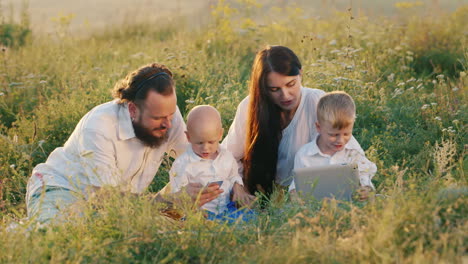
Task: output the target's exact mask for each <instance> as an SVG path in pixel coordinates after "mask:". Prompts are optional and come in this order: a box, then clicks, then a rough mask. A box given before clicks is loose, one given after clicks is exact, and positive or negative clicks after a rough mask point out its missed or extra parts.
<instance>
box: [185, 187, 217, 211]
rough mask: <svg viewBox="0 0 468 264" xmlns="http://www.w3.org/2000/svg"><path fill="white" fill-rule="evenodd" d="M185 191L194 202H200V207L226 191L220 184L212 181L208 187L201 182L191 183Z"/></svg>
mask: <svg viewBox="0 0 468 264" xmlns="http://www.w3.org/2000/svg"><path fill="white" fill-rule="evenodd" d="M185 191H186V192H187V194H188V195H189V196H190V197H191V198H192V200H193V201H194V202H198V206H199V207H201V206H203V205H204V204H206V203H208V202H211V201H213V200H214V199H216V198H218V196H219V195H220V194H221V193H223V192H224V190H223V189H220V186H219V185H218V184H216V183H211V184H210V185H208V186H206V187H203V185H201V184H200V183H189V184H188V185H187V187H186V188H185Z"/></svg>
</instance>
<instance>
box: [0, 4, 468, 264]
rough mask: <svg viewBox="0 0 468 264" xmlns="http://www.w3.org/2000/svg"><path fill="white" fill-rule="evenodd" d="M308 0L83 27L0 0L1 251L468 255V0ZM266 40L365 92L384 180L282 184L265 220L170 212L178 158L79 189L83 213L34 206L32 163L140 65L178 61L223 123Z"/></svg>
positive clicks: (273, 258) (326, 258)
mask: <svg viewBox="0 0 468 264" xmlns="http://www.w3.org/2000/svg"><path fill="white" fill-rule="evenodd" d="M297 2H298V4H297V5H295V4H292V3H290V2H288V1H260V0H258V1H256V0H237V1H219V2H217V1H211V4H212V5H211V6H210V7H209V8H208V6H207V7H206V8H202V9H200V11H199V12H198V11H197V13H196V14H191V15H181V16H177V17H168V18H166V19H161V20H162V21H154V20H151V19H148V20H147V21H145V20H142V19H139V20H138V22H134V23H130V22H131V21H130V22H129V21H128V20H126V21H124V22H121V23H116V24H115V25H114V26H108V27H106V28H100V29H98V30H93V31H90V32H88V34H86V35H82V34H74V32H73V31H72V30H70V28H69V27H70V25H71V23H72V21H73V19H74V15H73V14H59V15H56V16H54V17H53V20H52V21H53V24H54V27H53V34H40V33H36V32H35V31H34V30H32V31H29V29H30V28H32V27H31V22H30V20H29V14H28V12H27V10H25V9H21V8H20V9H17V10H16V11H15V16H14V17H15V19H13V18H12V17H10V16H9V15H8V14H6V13H1V14H2V21H1V24H0V40H1V42H0V45H2V46H1V53H0V121H1V123H0V262H2V263H18V262H20V263H23V262H54V263H55V262H59V263H62V262H112V263H113V262H124V263H127V262H130V263H132V262H158V263H166V262H176V263H207V262H208V263H211V262H215V263H218V262H221V263H239V262H241V263H244V262H248V263H369V262H370V263H467V262H468V251H467V250H468V236H467V234H468V223H467V221H466V220H467V215H468V200H467V198H466V195H467V194H468V186H467V176H466V166H467V161H468V159H467V157H466V151H467V144H468V143H467V133H466V131H467V124H466V122H467V101H466V96H467V90H466V87H465V86H466V83H467V82H468V76H467V75H468V69H467V65H468V64H467V58H468V53H467V48H468V47H467V43H468V42H467V37H468V27H467V25H468V5H464V6H463V5H462V4H461V2H460V1H458V2H457V1H451V2H450V1H446V2H450V3H449V5H450V7H451V8H450V9H443V8H435V7H437V5H442V6H443V4H444V3H443V1H409V2H397V1H387V2H386V4H382V3H383V2H384V1H371V2H372V3H373V4H372V5H373V9H369V10H367V9H365V8H356V7H355V5H356V3H353V1H349V2H346V1H336V2H337V4H336V5H333V6H331V5H332V4H335V1H315V2H316V4H317V5H316V6H310V5H307V1H297ZM355 2H356V1H355ZM357 2H358V3H360V4H361V5H362V3H363V2H364V6H365V4H366V2H369V1H357ZM371 2H369V5H371V4H370V3H371ZM389 2H391V3H389ZM439 2H441V3H439ZM379 3H380V4H379ZM353 4H354V5H353ZM430 5H435V6H430ZM361 7H362V6H361ZM382 8H384V9H385V10H389V9H391V10H392V12H391V13H385V12H383V13H379V12H380V11H382V10H381V9H382ZM430 10H432V11H430ZM434 10H436V11H434ZM194 17H196V19H195V20H196V21H197V23H196V25H194V23H193V21H195V20H194ZM267 44H281V45H285V46H288V47H290V48H291V49H293V50H294V51H295V52H296V53H297V54H298V55H299V57H300V58H301V60H302V63H303V69H304V72H303V84H304V86H306V87H316V88H320V89H323V90H325V91H333V90H345V91H347V92H348V93H350V94H351V95H352V96H353V97H354V99H355V101H356V104H357V115H358V116H357V121H356V124H355V130H354V135H355V137H356V138H357V139H358V141H359V142H360V143H361V145H362V147H363V148H364V149H365V150H366V154H367V156H368V157H369V159H370V160H372V161H373V162H375V163H376V164H377V166H378V173H377V175H376V176H375V177H374V183H375V186H376V188H377V191H376V193H377V194H379V196H377V197H372V198H371V199H370V200H369V201H368V202H365V203H353V204H349V203H342V202H331V203H320V202H316V201H311V202H306V204H304V205H298V204H295V203H292V202H290V201H288V199H287V197H284V196H282V195H279V194H278V195H275V196H274V197H273V198H272V199H271V201H270V203H269V206H267V207H266V208H265V209H262V210H258V218H257V219H256V220H255V221H254V222H253V223H249V224H243V223H238V224H233V225H227V224H222V223H217V222H209V221H205V220H204V218H203V217H202V215H201V214H199V213H197V212H193V211H191V210H189V209H187V210H185V211H184V213H186V215H187V220H186V221H183V222H180V221H174V220H172V219H170V218H167V217H165V216H164V215H162V214H161V213H160V205H157V204H152V203H151V202H150V201H149V197H150V196H151V193H154V192H156V191H158V190H159V189H161V188H162V187H163V186H164V185H165V184H166V183H167V182H168V178H167V177H168V176H167V171H168V168H169V166H170V163H171V160H170V159H167V160H166V162H165V163H164V165H163V167H161V168H160V170H159V172H158V173H157V175H156V177H155V179H154V181H153V183H152V184H151V186H150V188H149V190H148V191H147V192H146V193H145V194H143V195H142V196H141V197H132V196H128V197H127V196H120V195H116V194H112V193H107V194H106V195H103V196H101V197H92V198H91V199H90V201H89V202H88V203H86V204H81V205H77V206H82V211H83V213H82V214H80V215H73V214H72V215H71V216H70V217H69V221H67V222H66V223H62V224H56V225H53V226H48V227H41V226H38V225H36V224H34V223H33V222H32V221H28V220H26V219H25V217H26V213H25V200H24V199H25V187H26V183H27V180H28V178H29V176H30V173H31V170H32V168H33V167H34V166H35V165H36V164H37V163H40V162H43V161H45V159H46V158H47V156H48V154H49V153H50V152H51V151H52V150H53V149H54V148H56V147H58V146H61V145H62V144H63V143H64V142H65V140H66V139H67V138H68V136H69V135H70V133H71V131H72V130H73V129H74V127H75V125H76V124H77V122H78V121H79V119H80V118H81V117H82V116H83V115H84V114H85V113H86V112H87V111H89V110H90V109H91V108H92V107H93V106H95V105H97V104H100V103H103V102H106V101H109V100H111V96H110V90H111V89H112V87H113V85H114V84H115V83H116V81H118V80H119V79H121V78H123V77H124V76H125V75H126V74H127V73H128V72H130V71H132V70H134V69H136V68H138V67H139V66H142V65H144V64H147V63H150V62H160V63H163V64H166V65H167V66H168V67H169V68H170V69H172V71H173V72H174V74H175V79H176V85H177V95H178V104H179V107H180V109H181V111H182V112H183V114H184V115H185V114H186V113H187V112H188V110H190V109H191V108H192V107H193V106H195V105H198V104H211V105H213V106H215V107H217V108H218V109H219V110H220V112H221V114H222V117H223V125H224V126H225V128H226V129H225V130H226V131H227V128H228V127H229V125H230V124H231V122H232V119H233V117H234V114H235V111H236V107H237V104H238V103H239V102H240V101H241V100H242V98H244V97H245V96H246V94H247V87H248V79H249V71H250V67H251V64H252V61H253V58H254V55H255V52H256V51H257V50H258V49H260V48H262V47H264V46H265V45H267Z"/></svg>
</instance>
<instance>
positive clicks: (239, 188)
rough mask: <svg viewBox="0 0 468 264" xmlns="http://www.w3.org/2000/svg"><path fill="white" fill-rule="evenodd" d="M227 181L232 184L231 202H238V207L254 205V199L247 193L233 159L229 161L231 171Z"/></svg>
mask: <svg viewBox="0 0 468 264" xmlns="http://www.w3.org/2000/svg"><path fill="white" fill-rule="evenodd" d="M228 179H229V181H230V182H232V184H233V185H232V201H234V202H238V205H240V206H247V207H251V206H252V205H253V204H254V203H255V200H256V197H255V196H254V195H251V194H250V193H248V192H247V190H246V189H245V187H244V181H243V180H242V177H241V176H240V174H239V171H238V168H237V161H236V160H235V159H234V158H232V159H231V170H230V173H229V175H228Z"/></svg>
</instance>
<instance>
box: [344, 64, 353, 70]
mask: <svg viewBox="0 0 468 264" xmlns="http://www.w3.org/2000/svg"><path fill="white" fill-rule="evenodd" d="M353 68H354V67H353V66H352V65H346V67H345V69H347V70H352V69H353Z"/></svg>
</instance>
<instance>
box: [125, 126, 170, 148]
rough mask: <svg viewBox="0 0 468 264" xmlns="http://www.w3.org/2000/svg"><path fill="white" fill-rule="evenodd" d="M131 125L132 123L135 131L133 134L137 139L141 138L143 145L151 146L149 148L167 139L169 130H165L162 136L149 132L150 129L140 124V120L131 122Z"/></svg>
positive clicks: (159, 144) (157, 145)
mask: <svg viewBox="0 0 468 264" xmlns="http://www.w3.org/2000/svg"><path fill="white" fill-rule="evenodd" d="M132 125H133V130H134V131H135V136H136V137H137V138H138V139H139V140H141V142H142V143H143V145H145V146H148V147H151V148H157V147H159V146H161V145H162V144H164V143H165V142H166V141H167V138H168V137H169V130H168V131H166V133H165V134H164V136H162V137H155V136H153V134H152V133H151V132H152V130H150V129H148V128H146V127H144V126H142V125H141V123H140V122H132Z"/></svg>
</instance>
